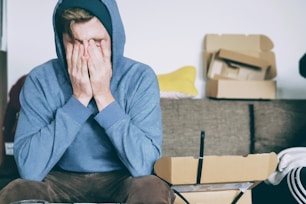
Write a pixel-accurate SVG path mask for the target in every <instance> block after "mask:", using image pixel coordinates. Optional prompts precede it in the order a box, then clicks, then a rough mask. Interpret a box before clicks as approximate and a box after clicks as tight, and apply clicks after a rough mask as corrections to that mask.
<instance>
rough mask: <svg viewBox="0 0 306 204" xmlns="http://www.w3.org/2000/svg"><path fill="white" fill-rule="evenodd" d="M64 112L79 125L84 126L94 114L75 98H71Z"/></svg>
mask: <svg viewBox="0 0 306 204" xmlns="http://www.w3.org/2000/svg"><path fill="white" fill-rule="evenodd" d="M63 111H64V112H66V113H67V114H68V115H69V116H70V117H71V118H73V119H74V120H75V121H76V122H78V123H79V124H83V123H84V122H85V121H86V120H87V119H88V118H89V117H90V116H91V115H92V112H91V111H90V110H89V109H88V108H86V107H85V106H84V105H83V104H81V103H80V101H78V100H77V99H76V98H75V97H74V96H71V98H70V99H69V100H68V101H67V103H66V105H64V107H63Z"/></svg>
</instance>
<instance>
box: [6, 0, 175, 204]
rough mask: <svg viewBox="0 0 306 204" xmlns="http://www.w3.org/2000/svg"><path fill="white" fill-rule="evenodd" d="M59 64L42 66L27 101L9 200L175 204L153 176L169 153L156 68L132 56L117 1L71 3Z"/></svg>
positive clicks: (62, 5)
mask: <svg viewBox="0 0 306 204" xmlns="http://www.w3.org/2000/svg"><path fill="white" fill-rule="evenodd" d="M53 25H54V30H55V43H56V51H57V56H58V58H57V59H53V60H50V61H48V62H46V63H44V64H42V65H40V66H38V67H36V68H34V69H33V70H32V71H31V72H30V73H29V75H28V76H27V79H26V81H25V84H24V86H23V89H22V92H21V94H20V103H21V112H20V116H19V122H18V126H17V130H16V135H15V143H14V156H15V159H16V163H17V166H18V169H19V173H20V176H21V178H22V179H17V180H15V181H13V182H11V183H10V184H8V185H7V186H6V187H5V188H4V189H3V190H2V191H1V192H0V203H1V204H5V203H9V202H12V201H16V200H24V199H43V200H48V201H49V202H87V203H88V202H126V203H172V202H173V200H174V194H173V192H172V191H171V189H170V188H169V186H168V185H167V184H166V183H165V182H164V181H162V180H161V179H159V178H158V177H156V176H154V175H152V171H153V165H154V163H155V161H156V160H157V159H158V158H159V157H160V156H161V145H162V124H161V110H160V104H159V102H160V97H159V88H158V82H157V78H156V75H155V74H154V72H153V70H152V69H151V68H150V67H149V66H147V65H145V64H142V63H139V62H136V61H134V60H131V59H128V58H126V57H124V56H123V49H124V43H125V35H124V29H123V25H122V22H121V18H120V15H119V11H118V8H117V5H116V2H115V1H114V0H62V1H59V2H58V4H57V5H56V7H55V10H54V17H53Z"/></svg>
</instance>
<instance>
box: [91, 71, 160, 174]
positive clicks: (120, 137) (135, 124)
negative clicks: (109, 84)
mask: <svg viewBox="0 0 306 204" xmlns="http://www.w3.org/2000/svg"><path fill="white" fill-rule="evenodd" d="M149 70H150V69H149ZM130 81H131V82H135V81H136V82H135V83H134V85H135V86H134V85H133V86H130V88H129V89H127V90H126V93H127V94H128V96H127V97H126V100H127V102H126V104H125V106H124V105H122V104H121V105H120V104H119V103H118V102H113V103H112V104H110V105H109V106H108V107H106V108H105V109H104V110H102V111H101V112H100V113H99V114H98V115H97V116H96V120H97V122H98V123H99V124H100V125H101V126H102V127H103V128H104V129H105V130H106V133H107V135H108V136H109V138H110V140H111V142H112V143H113V145H114V147H115V149H116V150H117V154H118V157H119V158H120V160H121V161H122V163H123V164H124V165H125V166H126V168H127V169H128V170H129V171H130V173H131V174H132V175H133V176H134V177H138V176H144V175H149V174H152V171H153V166H154V163H155V161H156V160H157V159H158V158H159V157H160V156H161V153H162V152H161V146H162V122H161V109H160V95H159V87H158V82H157V78H156V75H155V74H154V73H153V71H146V72H144V73H143V74H142V75H141V76H140V77H138V78H137V79H135V78H131V79H130Z"/></svg>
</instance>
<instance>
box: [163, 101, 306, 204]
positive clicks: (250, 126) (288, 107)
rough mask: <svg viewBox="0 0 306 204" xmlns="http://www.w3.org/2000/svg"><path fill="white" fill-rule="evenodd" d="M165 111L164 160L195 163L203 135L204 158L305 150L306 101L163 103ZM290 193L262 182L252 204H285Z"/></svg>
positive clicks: (284, 188) (255, 190)
mask: <svg viewBox="0 0 306 204" xmlns="http://www.w3.org/2000/svg"><path fill="white" fill-rule="evenodd" d="M161 108H162V114H163V133H164V140H163V155H164V156H195V157H197V156H198V154H199V147H200V145H199V142H200V132H201V130H204V131H205V151H204V155H247V154H250V153H266V152H275V153H279V152H280V151H281V150H284V149H286V148H289V147H295V146H305V145H306V100H258V101H255V100H254V101H252V100H214V99H178V100H177V99H161ZM286 187H287V186H282V187H279V186H267V185H265V184H264V182H263V183H262V184H260V185H258V186H257V187H255V188H254V189H253V203H254V204H256V203H260V204H264V203H285V202H284V200H281V199H282V198H281V196H279V195H280V194H283V195H284V194H288V191H287V190H288V189H286ZM288 196H291V195H287V197H288ZM262 198H264V199H262ZM277 198H280V201H282V202H277V201H276V199H277ZM288 203H289V202H288Z"/></svg>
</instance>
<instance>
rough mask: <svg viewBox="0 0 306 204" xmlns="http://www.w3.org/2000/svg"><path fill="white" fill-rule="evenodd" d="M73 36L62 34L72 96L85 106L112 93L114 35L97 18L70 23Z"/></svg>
mask: <svg viewBox="0 0 306 204" xmlns="http://www.w3.org/2000/svg"><path fill="white" fill-rule="evenodd" d="M71 33H72V36H70V35H68V34H65V33H64V34H63V42H64V47H65V51H66V59H67V65H68V73H69V76H70V79H71V83H72V88H73V95H74V96H75V97H76V98H77V99H78V100H79V101H80V102H81V103H82V104H83V105H85V106H87V105H88V103H89V101H90V100H91V98H92V97H94V98H95V100H96V102H97V100H98V99H99V98H100V99H102V98H106V97H107V96H108V95H109V94H111V93H110V79H111V76H112V65H111V38H110V36H109V34H108V32H107V30H106V29H105V27H104V26H103V24H102V23H101V22H100V21H99V20H98V19H97V18H96V17H94V18H92V19H91V20H89V21H87V22H82V23H73V24H71Z"/></svg>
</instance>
